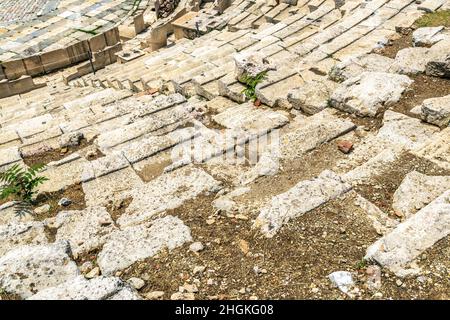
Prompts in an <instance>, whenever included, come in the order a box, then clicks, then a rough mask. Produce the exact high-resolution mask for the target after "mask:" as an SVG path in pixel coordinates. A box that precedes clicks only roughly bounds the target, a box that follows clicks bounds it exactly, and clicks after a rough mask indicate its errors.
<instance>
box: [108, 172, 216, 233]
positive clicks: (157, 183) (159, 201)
mask: <svg viewBox="0 0 450 320" xmlns="http://www.w3.org/2000/svg"><path fill="white" fill-rule="evenodd" d="M219 188H220V183H219V182H218V181H216V180H214V178H213V177H211V176H210V175H209V174H207V173H206V172H205V171H203V170H201V169H197V168H193V167H192V168H191V167H185V168H181V169H178V170H175V171H173V172H171V173H167V174H163V175H161V176H159V177H158V178H156V179H154V180H152V181H150V182H149V183H147V184H145V185H143V186H142V187H141V188H136V189H134V190H131V191H130V192H129V195H130V196H131V197H132V198H133V200H132V202H131V203H130V205H129V207H128V208H127V209H126V211H125V214H123V215H121V216H120V217H119V219H118V220H117V223H118V224H119V225H121V226H126V225H131V224H136V223H140V222H142V221H145V220H148V219H150V218H151V217H152V216H154V215H155V214H157V213H160V212H162V211H164V210H169V209H173V208H176V207H178V206H180V205H181V204H182V203H183V202H184V201H186V200H189V199H193V198H194V197H196V196H198V195H199V194H201V193H203V192H205V193H206V192H212V191H218V190H219Z"/></svg>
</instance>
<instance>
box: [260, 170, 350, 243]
mask: <svg viewBox="0 0 450 320" xmlns="http://www.w3.org/2000/svg"><path fill="white" fill-rule="evenodd" d="M350 189H351V186H350V185H348V184H347V183H345V182H344V181H343V180H342V178H341V177H340V176H338V175H337V174H335V173H334V172H332V171H329V170H325V171H323V172H322V173H321V174H320V175H319V176H318V177H316V178H314V179H311V180H305V181H301V182H299V183H298V184H297V185H295V186H294V187H293V188H291V189H289V190H288V191H287V192H285V193H282V194H279V195H277V196H275V197H273V198H272V200H271V201H270V203H269V204H268V205H267V206H266V207H264V208H262V209H261V211H260V213H259V215H258V217H257V219H256V221H255V224H254V227H256V228H260V229H261V232H262V233H263V234H264V235H265V236H267V237H273V236H274V235H275V234H276V233H277V232H278V231H279V230H280V228H281V227H282V226H283V225H284V224H286V223H288V222H289V220H291V219H295V218H298V217H300V216H301V215H303V214H305V213H307V212H309V211H311V210H313V209H315V208H317V207H319V206H320V205H322V204H324V203H326V202H328V201H330V200H332V199H334V198H336V197H338V196H340V195H342V194H344V193H346V192H347V191H349V190H350Z"/></svg>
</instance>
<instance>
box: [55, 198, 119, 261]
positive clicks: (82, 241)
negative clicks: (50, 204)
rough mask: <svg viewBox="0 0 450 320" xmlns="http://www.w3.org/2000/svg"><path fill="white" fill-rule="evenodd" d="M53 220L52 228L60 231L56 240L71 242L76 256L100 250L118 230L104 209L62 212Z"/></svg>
mask: <svg viewBox="0 0 450 320" xmlns="http://www.w3.org/2000/svg"><path fill="white" fill-rule="evenodd" d="M52 220H53V221H52V223H51V224H50V226H51V227H53V228H57V229H58V230H57V232H56V240H67V241H69V243H70V247H71V249H72V253H73V254H74V256H78V255H80V254H83V253H87V252H89V251H92V250H94V249H97V248H100V247H101V246H102V245H103V243H105V241H106V239H107V237H108V236H109V234H110V233H111V232H113V231H114V230H116V227H115V226H114V221H113V220H112V219H111V216H110V215H109V213H108V211H106V209H105V208H104V207H88V208H86V209H84V210H74V211H61V212H59V213H58V215H57V216H56V217H55V218H54V219H52Z"/></svg>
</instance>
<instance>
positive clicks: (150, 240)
mask: <svg viewBox="0 0 450 320" xmlns="http://www.w3.org/2000/svg"><path fill="white" fill-rule="evenodd" d="M189 241H192V237H191V232H190V229H189V228H188V227H187V226H186V225H184V223H183V222H182V221H181V220H180V219H178V218H176V217H173V216H166V217H164V218H159V219H156V220H154V221H153V222H152V223H147V224H140V225H137V226H131V227H126V228H124V229H122V230H118V231H116V232H114V233H113V234H111V236H110V237H109V239H108V241H107V242H106V243H105V244H104V246H103V249H102V251H101V252H100V253H99V254H98V257H97V262H98V265H99V267H100V269H101V270H102V274H104V275H110V274H113V273H114V272H116V271H119V270H123V269H125V268H127V267H129V266H131V265H132V264H133V263H135V262H137V261H139V260H143V259H146V258H149V257H152V256H154V255H155V254H157V253H158V252H159V251H160V250H162V249H164V248H168V249H169V250H172V249H175V248H176V247H179V246H181V245H183V244H184V243H185V242H189Z"/></svg>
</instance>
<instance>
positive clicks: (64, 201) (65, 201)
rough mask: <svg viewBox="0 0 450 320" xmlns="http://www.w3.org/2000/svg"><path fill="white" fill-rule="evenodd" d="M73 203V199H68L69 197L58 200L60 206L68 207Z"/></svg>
mask: <svg viewBox="0 0 450 320" xmlns="http://www.w3.org/2000/svg"><path fill="white" fill-rule="evenodd" d="M71 204H72V200H70V199H67V198H62V199H61V200H59V201H58V206H60V207H67V206H70V205H71Z"/></svg>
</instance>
